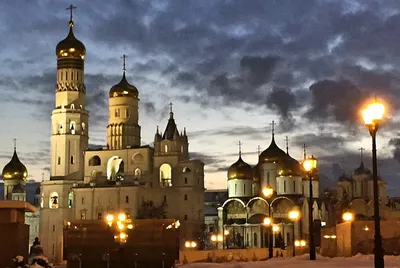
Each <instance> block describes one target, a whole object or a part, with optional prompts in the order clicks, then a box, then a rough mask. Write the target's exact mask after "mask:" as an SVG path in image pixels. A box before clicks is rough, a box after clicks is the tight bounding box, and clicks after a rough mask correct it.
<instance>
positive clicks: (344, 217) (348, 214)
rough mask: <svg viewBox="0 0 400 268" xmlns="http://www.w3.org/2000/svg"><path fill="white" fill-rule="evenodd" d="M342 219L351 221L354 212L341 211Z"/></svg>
mask: <svg viewBox="0 0 400 268" xmlns="http://www.w3.org/2000/svg"><path fill="white" fill-rule="evenodd" d="M342 219H343V220H344V221H352V220H354V214H353V213H351V212H345V213H343V215H342Z"/></svg>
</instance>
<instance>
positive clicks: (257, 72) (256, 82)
mask: <svg viewBox="0 0 400 268" xmlns="http://www.w3.org/2000/svg"><path fill="white" fill-rule="evenodd" d="M279 60H281V58H280V57H277V56H266V57H251V56H244V57H243V58H242V59H241V60H240V67H241V68H242V69H243V71H244V78H245V81H247V82H248V83H249V84H250V85H251V86H254V87H258V86H261V85H263V84H265V83H266V82H268V81H269V80H270V79H271V76H272V74H273V71H274V69H275V67H276V65H277V64H278V62H279Z"/></svg>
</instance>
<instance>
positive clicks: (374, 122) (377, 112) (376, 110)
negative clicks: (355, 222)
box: [362, 99, 385, 268]
mask: <svg viewBox="0 0 400 268" xmlns="http://www.w3.org/2000/svg"><path fill="white" fill-rule="evenodd" d="M384 113H385V106H384V105H383V104H382V103H380V102H378V101H377V100H376V99H375V101H374V102H373V103H370V104H369V105H368V106H367V107H366V108H365V110H363V111H362V115H363V118H364V123H365V125H366V126H367V127H368V130H369V134H371V137H372V179H373V190H374V221H375V239H374V246H375V249H374V255H375V257H374V262H375V268H383V267H384V266H385V264H384V260H383V248H382V236H381V226H380V225H381V223H380V216H379V193H378V167H377V161H376V133H377V132H378V129H379V124H380V122H381V121H382V118H383V114H384Z"/></svg>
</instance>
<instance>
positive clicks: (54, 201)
mask: <svg viewBox="0 0 400 268" xmlns="http://www.w3.org/2000/svg"><path fill="white" fill-rule="evenodd" d="M58 204H59V200H58V193H57V192H52V193H51V194H50V199H49V208H58Z"/></svg>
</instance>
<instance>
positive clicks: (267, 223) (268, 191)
mask: <svg viewBox="0 0 400 268" xmlns="http://www.w3.org/2000/svg"><path fill="white" fill-rule="evenodd" d="M262 193H263V195H264V198H265V199H270V198H271V197H272V195H273V194H274V189H273V188H272V187H270V186H266V187H264V188H263V190H262ZM271 210H272V206H271V202H268V218H265V219H264V225H265V226H267V228H268V258H269V259H271V258H273V257H274V245H273V242H272V240H273V231H272V218H271Z"/></svg>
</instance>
